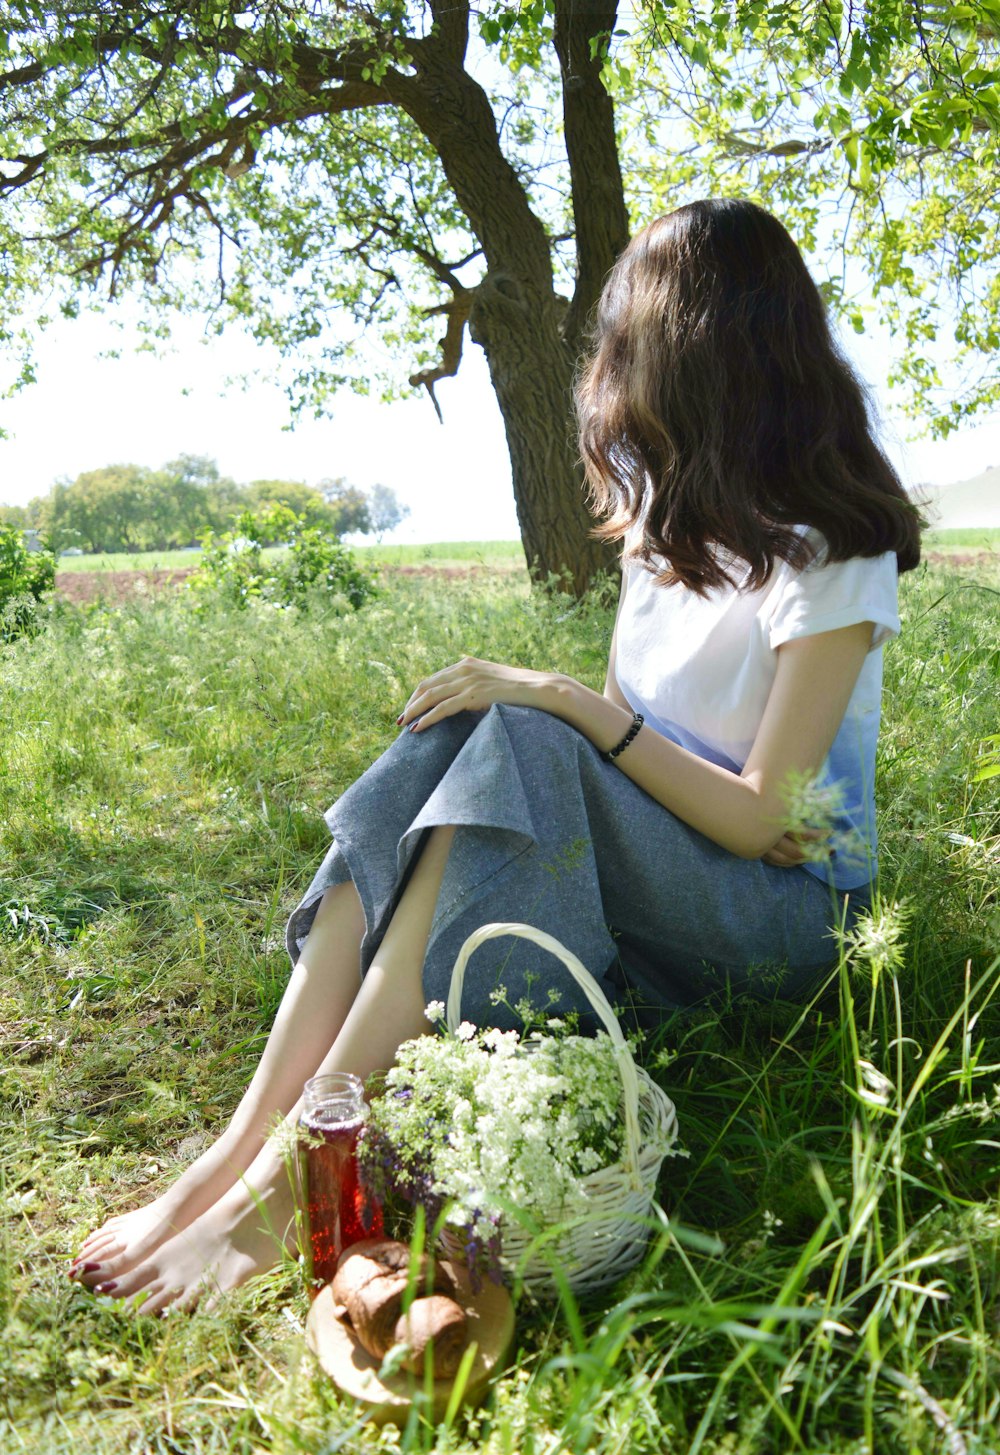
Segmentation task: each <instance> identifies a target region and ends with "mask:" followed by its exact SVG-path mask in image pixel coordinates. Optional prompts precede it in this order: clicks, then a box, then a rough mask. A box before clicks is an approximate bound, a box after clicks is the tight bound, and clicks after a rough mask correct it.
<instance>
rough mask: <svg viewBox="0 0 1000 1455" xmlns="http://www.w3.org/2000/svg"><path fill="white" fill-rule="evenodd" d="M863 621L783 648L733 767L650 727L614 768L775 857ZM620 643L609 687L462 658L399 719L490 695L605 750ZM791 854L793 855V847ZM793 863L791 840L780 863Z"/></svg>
mask: <svg viewBox="0 0 1000 1455" xmlns="http://www.w3.org/2000/svg"><path fill="white" fill-rule="evenodd" d="M871 639H872V623H871V622H859V623H857V624H856V625H853V626H846V627H840V628H838V629H837V630H835V631H828V632H820V633H818V634H817V635H815V636H809V637H798V638H796V639H794V640H793V641H790V642H786V643H784V644H783V645H782V646H780V647H779V648H778V649H777V669H776V672H775V678H774V683H773V685H772V687H771V692H770V695H769V697H768V700H767V706H766V707H765V710H764V716H763V718H762V719H761V724H760V728H759V729H758V732H757V737H756V739H755V741H754V744H753V747H752V748H751V750H750V756H749V757H748V759H747V762H746V766H745V767H744V769H743V772H742V773H740V774H738V775H737V774H735V773H731V772H729V771H728V769H726V768H721V767H719V766H718V765H716V764H714V763H709V762H707V761H706V760H705V759H704V758H699V757H698V756H697V755H696V754H694V753H690V752H688V750H687V749H686V748H682V747H679V746H678V745H677V744H676V743H673V742H671V741H670V740H669V739H668V738H665V737H663V736H661V735H660V734H659V733H656V732H654V731H653V730H652V729H651V728H645V729H644V730H643V731H642V732H641V733H639V735H638V737H637V738H636V739H635V740H634V741H633V742H632V743H631V744H630V745H629V747H628V749H627V750H626V751H625V752H624V753H622V755H621V756H620V757H619V758H617V759H616V760H615V761H616V766H617V768H618V770H619V771H620V772H622V773H625V774H626V776H627V777H629V778H631V779H632V780H633V782H635V783H637V784H638V785H639V787H640V788H643V789H645V791H646V792H647V793H648V794H649V795H650V796H651V797H652V798H655V799H656V801H657V802H658V803H662V804H663V806H664V807H665V808H668V809H669V810H670V811H671V813H674V814H676V815H677V817H678V818H680V819H683V820H684V822H685V823H688V824H690V825H691V827H692V828H695V829H697V830H698V831H699V832H700V833H703V834H705V835H706V837H708V838H710V839H713V840H714V841H715V842H716V843H717V844H720V845H721V846H722V847H723V848H725V849H729V850H730V851H731V852H732V853H734V854H738V855H739V856H740V857H741V858H745V859H758V858H761V857H763V856H765V855H767V854H770V853H771V852H772V851H773V850H774V849H775V846H776V845H778V844H779V843H781V841H782V840H783V839H785V838H786V830H785V825H786V823H787V808H786V805H785V801H784V798H783V795H782V790H783V788H785V787H786V786H787V784H788V783H789V780H790V779H791V778H793V777H795V776H802V775H808V774H811V773H815V772H816V771H817V770H818V769H819V768H820V766H821V765H822V763H823V760H824V759H825V758H826V755H827V753H828V752H829V751H830V747H831V744H832V743H833V740H834V738H835V736H836V734H837V729H838V728H839V726H840V724H841V722H842V720H843V717H844V713H845V711H846V710H847V704H848V702H849V700H850V696H851V693H852V691H853V689H854V684H855V682H856V681H857V678H858V673H859V672H860V671H861V665H862V663H863V662H864V659H865V655H866V654H867V652H868V649H869V647H870V645H871ZM614 650H615V648H614V639H612V649H611V660H610V662H609V668H608V679H607V682H606V685H605V694H606V695H604V696H602V695H601V694H600V693H598V692H595V691H593V689H592V688H590V687H585V686H584V685H583V683H582V682H577V681H575V680H574V679H573V678H571V677H565V676H563V675H562V674H561V673H555V672H532V671H528V670H526V669H525V668H521V667H508V666H504V665H501V664H499V663H495V662H481V661H479V660H477V659H476V658H474V657H465V658H463V659H462V661H461V662H458V663H456V664H455V665H454V666H453V667H448V668H445V669H444V670H443V671H441V672H437V673H435V674H434V676H432V677H429V678H427V679H426V680H425V681H424V682H421V683H420V684H419V686H418V687H416V688H415V689H414V692H413V694H412V696H411V698H410V701H409V702H408V703H407V705H406V707H405V709H404V710H403V712H402V713H401V715H400V718H399V721H400V723H402V724H407V725H408V726H409V727H410V730H411V732H422V731H425V730H426V729H427V728H429V727H431V726H432V725H433V724H434V723H435V722H438V721H440V720H441V719H442V718H444V717H449V716H450V715H451V714H452V713H454V712H461V711H463V710H465V709H473V710H474V709H481V708H484V707H489V706H490V705H491V704H492V703H494V702H506V703H510V704H511V705H513V706H519V707H536V708H540V709H542V710H543V711H545V712H550V713H552V714H553V715H554V716H555V717H560V718H562V719H563V721H564V722H568V723H570V724H572V726H573V727H575V728H576V729H577V730H578V731H579V732H581V733H583V734H584V736H585V737H587V738H589V739H590V741H591V742H592V743H594V744H595V746H596V747H598V748H600V749H601V750H602V751H604V752H606V751H607V750H608V749H609V748H612V747H614V745H615V744H616V743H618V742H620V741H621V739H622V738H623V737H624V735H625V733H626V731H627V730H628V727H629V724H630V722H631V720H632V709H631V708H630V707H629V706H628V705H627V703H626V702H625V700H624V697H623V696H622V694H621V690H620V688H618V685H617V682H616V681H615V677H614ZM793 852H794V851H793ZM783 861H784V862H793V858H792V855H790V854H789V853H788V852H787V846H786V845H783V846H782V850H781V851H779V852H778V854H777V855H776V857H775V858H774V859H773V860H772V862H783Z"/></svg>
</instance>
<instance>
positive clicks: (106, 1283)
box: [96, 1263, 158, 1299]
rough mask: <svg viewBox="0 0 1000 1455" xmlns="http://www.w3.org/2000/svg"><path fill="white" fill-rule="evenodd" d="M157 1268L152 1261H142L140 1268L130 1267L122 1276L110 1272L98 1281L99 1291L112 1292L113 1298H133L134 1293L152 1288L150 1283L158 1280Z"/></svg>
mask: <svg viewBox="0 0 1000 1455" xmlns="http://www.w3.org/2000/svg"><path fill="white" fill-rule="evenodd" d="M157 1276H158V1275H157V1270H156V1268H154V1267H153V1265H152V1264H150V1263H140V1264H139V1266H138V1268H132V1269H129V1270H128V1271H127V1272H126V1273H124V1274H122V1276H121V1277H120V1278H115V1277H114V1276H113V1275H112V1274H110V1273H109V1274H108V1275H107V1276H106V1277H105V1278H104V1279H101V1280H99V1281H98V1283H97V1285H96V1287H97V1291H98V1293H107V1294H110V1296H111V1297H112V1298H126V1299H127V1298H132V1297H133V1295H134V1294H137V1293H139V1292H141V1291H142V1290H146V1291H147V1292H148V1291H149V1290H150V1285H151V1284H153V1283H155V1282H156V1280H157Z"/></svg>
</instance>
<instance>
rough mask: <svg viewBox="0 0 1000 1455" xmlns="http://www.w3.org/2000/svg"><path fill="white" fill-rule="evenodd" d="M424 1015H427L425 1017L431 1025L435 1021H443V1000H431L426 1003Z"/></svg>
mask: <svg viewBox="0 0 1000 1455" xmlns="http://www.w3.org/2000/svg"><path fill="white" fill-rule="evenodd" d="M424 1015H425V1016H426V1017H427V1019H428V1020H429V1021H430V1022H431V1024H432V1025H433V1023H434V1022H435V1021H443V1020H444V1001H443V1000H431V1001H429V1002H428V1004H427V1007H426V1009H425V1010H424Z"/></svg>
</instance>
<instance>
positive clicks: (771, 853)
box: [760, 829, 830, 869]
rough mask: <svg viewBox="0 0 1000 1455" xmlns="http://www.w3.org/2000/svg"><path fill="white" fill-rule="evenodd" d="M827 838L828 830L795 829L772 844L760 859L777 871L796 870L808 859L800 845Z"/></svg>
mask: <svg viewBox="0 0 1000 1455" xmlns="http://www.w3.org/2000/svg"><path fill="white" fill-rule="evenodd" d="M829 836H830V831H829V829H797V830H796V831H795V833H791V834H782V836H781V838H780V839H779V840H778V842H777V843H776V844H772V845H771V847H770V848H769V849H768V851H767V853H766V854H761V856H760V857H761V858H762V859H763V861H764V863H765V864H773V865H774V866H775V867H776V868H778V869H797V868H798V866H799V865H800V864H804V863H805V862H806V860H807V859H808V858H809V855H808V854H806V853H805V852H804V851H803V849H802V845H803V844H811V843H815V842H816V841H817V840H818V839H826V838H829Z"/></svg>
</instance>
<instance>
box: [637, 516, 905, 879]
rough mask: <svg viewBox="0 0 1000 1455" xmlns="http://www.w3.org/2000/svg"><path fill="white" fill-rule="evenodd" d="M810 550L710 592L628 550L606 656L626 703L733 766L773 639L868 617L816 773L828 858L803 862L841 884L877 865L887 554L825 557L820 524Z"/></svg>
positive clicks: (891, 567) (694, 748)
mask: <svg viewBox="0 0 1000 1455" xmlns="http://www.w3.org/2000/svg"><path fill="white" fill-rule="evenodd" d="M804 534H805V536H806V539H807V540H809V541H810V542H811V543H812V544H814V545H815V546H816V548H817V552H818V554H817V556H816V557H815V558H814V560H812V561H811V562H810V563H809V565H807V566H806V567H805V568H804V569H802V570H795V569H793V567H791V566H789V565H788V564H787V562H784V561H779V562H778V564H777V565H776V566H775V569H774V571H773V572H772V574H771V577H770V579H769V580H768V582H767V583H766V584H765V585H764V586H763V587H762V588H761V589H760V590H759V591H741V590H736V589H734V588H731V587H726V588H724V589H721V590H714V591H711V592H709V593H708V595H707V596H704V597H701V596H697V595H696V594H695V593H694V592H693V591H689V590H688V589H687V588H686V587H684V586H682V585H680V584H677V585H674V586H657V585H656V583H655V581H654V579H653V576H652V573H651V572H650V571H648V570H647V569H646V568H645V567H644V566H643V565H642V563H641V562H640V561H636V560H631V561H630V560H629V559H628V557H627V556H626V558H625V562H624V569H625V574H626V583H627V584H626V592H625V600H624V602H623V604H622V609H621V614H620V616H619V620H618V635H617V643H616V657H615V667H616V676H617V679H618V685H619V686H620V687H621V690H622V692H623V693H624V696H625V698H626V700H627V701H628V702H629V703H630V704H631V706H632V709H633V711H636V712H641V713H642V714H643V716H644V717H645V719H646V721H647V722H648V723H649V725H650V726H651V727H652V728H654V729H655V731H657V732H659V733H662V734H663V735H664V736H665V737H668V738H671V739H672V740H673V741H674V742H676V743H679V744H680V745H681V746H682V747H684V748H687V749H688V750H689V751H690V752H692V753H696V754H697V755H698V757H700V758H706V759H708V761H709V762H711V763H718V764H720V765H721V766H722V767H724V768H728V769H729V770H730V771H731V772H733V773H739V772H740V771H741V770H742V768H743V765H744V764H745V763H746V760H747V758H748V757H749V754H750V749H751V747H752V746H753V742H754V739H755V737H756V736H757V730H758V728H759V726H760V721H761V718H762V716H763V713H764V707H765V704H766V703H767V699H768V695H769V693H770V691H771V686H772V684H773V682H774V675H775V670H776V665H777V648H778V647H780V646H781V644H782V643H783V642H788V641H791V640H792V639H793V638H795V637H806V636H813V635H815V634H816V633H818V632H824V631H832V630H834V629H835V628H836V627H843V626H853V625H855V624H856V623H857V622H861V621H870V622H873V623H874V630H873V632H872V645H871V650H870V651H869V653H868V656H867V657H866V658H865V662H864V665H863V666H862V668H861V674H860V676H859V678H858V681H857V685H856V686H855V688H854V691H853V693H852V694H851V699H850V702H849V703H848V705H847V711H846V713H845V714H844V720H843V722H842V724H841V726H840V728H839V730H838V732H837V736H836V738H835V740H834V743H833V746H832V748H831V749H830V753H829V756H828V758H827V760H826V762H825V763H824V765H823V767H822V769H821V770H820V773H819V775H818V777H817V780H816V785H817V788H818V789H819V790H820V792H821V793H823V792H824V791H827V792H829V794H830V797H831V799H832V801H833V804H834V807H835V811H834V812H833V814H832V819H833V829H834V831H833V834H832V836H831V839H830V847H831V848H832V850H833V854H832V856H831V858H830V860H829V862H816V863H807V864H806V865H804V867H805V868H807V869H808V870H809V871H810V872H811V873H813V874H815V875H816V876H817V877H818V878H821V879H824V880H826V879H828V878H829V877H831V875H832V881H833V883H834V885H835V886H836V887H837V888H839V889H853V888H856V887H858V886H859V885H861V884H866V883H867V882H868V881H869V879H870V878H871V875H872V873H873V872H874V869H875V849H876V834H875V796H874V781H875V746H876V743H877V740H878V730H879V718H880V711H881V694H882V653H881V651H879V650H878V649H879V648H880V647H881V646H882V644H883V642H885V641H887V640H888V639H889V638H890V637H891V636H895V635H896V634H897V633H898V632H899V614H898V606H897V595H896V557H895V555H894V554H893V553H892V552H889V553H887V554H886V555H884V556H876V557H860V556H858V557H854V558H853V559H851V560H849V561H832V562H827V561H826V560H825V542H824V541H823V537H822V536H821V535H820V534H819V532H817V531H814V530H811V529H810V530H806V531H805V532H804Z"/></svg>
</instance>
